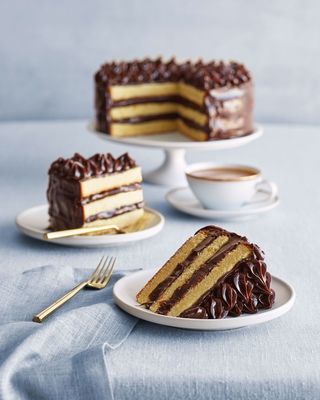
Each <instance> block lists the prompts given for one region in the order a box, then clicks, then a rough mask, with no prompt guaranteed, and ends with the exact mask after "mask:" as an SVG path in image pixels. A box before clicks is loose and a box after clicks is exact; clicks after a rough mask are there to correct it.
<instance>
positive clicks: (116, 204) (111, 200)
mask: <svg viewBox="0 0 320 400" xmlns="http://www.w3.org/2000/svg"><path fill="white" fill-rule="evenodd" d="M142 201H143V192H142V190H141V189H140V190H135V191H133V192H125V193H118V194H115V195H113V196H108V197H104V198H102V199H100V200H96V201H92V202H91V203H88V204H85V205H84V206H82V207H83V216H84V219H85V220H86V219H87V218H89V217H91V216H93V215H96V214H99V213H101V212H103V211H106V212H107V211H112V210H115V209H117V208H121V207H124V206H129V205H132V204H137V203H140V202H142Z"/></svg>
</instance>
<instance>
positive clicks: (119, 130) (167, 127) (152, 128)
mask: <svg viewBox="0 0 320 400" xmlns="http://www.w3.org/2000/svg"><path fill="white" fill-rule="evenodd" d="M176 130H177V122H176V120H175V119H168V120H166V119H163V120H156V121H147V122H140V123H135V124H128V123H126V124H124V123H120V122H113V123H112V124H111V126H110V132H111V135H112V136H117V137H130V136H137V135H139V136H142V135H150V134H156V133H161V132H174V131H176Z"/></svg>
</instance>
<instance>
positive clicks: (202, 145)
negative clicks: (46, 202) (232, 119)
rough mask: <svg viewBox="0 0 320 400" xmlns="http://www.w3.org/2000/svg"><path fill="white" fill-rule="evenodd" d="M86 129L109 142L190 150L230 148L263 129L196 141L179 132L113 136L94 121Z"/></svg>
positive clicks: (243, 142)
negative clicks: (98, 127)
mask: <svg viewBox="0 0 320 400" xmlns="http://www.w3.org/2000/svg"><path fill="white" fill-rule="evenodd" d="M88 129H89V130H90V131H91V132H93V133H95V134H96V135H98V136H99V137H100V138H101V139H104V140H109V141H111V142H116V143H121V144H128V145H132V146H140V147H156V148H162V149H185V150H187V149H192V150H221V149H231V148H233V147H238V146H242V145H245V144H247V143H250V142H252V141H253V140H256V139H258V138H259V137H260V136H262V133H263V130H262V127H261V126H260V125H256V126H255V129H254V131H253V132H252V133H251V134H250V135H247V136H241V137H237V138H233V139H224V140H209V141H206V142H198V141H195V140H192V139H189V138H187V137H186V136H184V135H182V134H181V133H179V132H170V133H161V134H155V135H146V136H135V137H114V136H111V135H107V134H106V133H103V132H99V131H97V130H96V129H95V124H94V122H91V123H89V125H88Z"/></svg>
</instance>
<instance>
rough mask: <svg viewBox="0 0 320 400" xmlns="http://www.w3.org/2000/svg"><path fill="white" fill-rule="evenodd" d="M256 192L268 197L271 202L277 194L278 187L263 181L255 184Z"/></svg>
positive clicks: (265, 180)
mask: <svg viewBox="0 0 320 400" xmlns="http://www.w3.org/2000/svg"><path fill="white" fill-rule="evenodd" d="M256 191H261V192H263V193H265V194H267V195H269V196H270V198H271V200H274V199H275V198H276V197H277V194H278V186H277V185H276V184H275V183H274V182H271V181H268V180H267V179H263V180H262V181H261V182H259V183H257V185H256Z"/></svg>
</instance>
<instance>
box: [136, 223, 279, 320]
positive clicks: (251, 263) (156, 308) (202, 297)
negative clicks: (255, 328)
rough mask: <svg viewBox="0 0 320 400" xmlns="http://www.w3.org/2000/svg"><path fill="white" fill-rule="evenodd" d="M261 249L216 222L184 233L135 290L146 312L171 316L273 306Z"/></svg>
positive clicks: (235, 312) (215, 314) (249, 310)
mask: <svg viewBox="0 0 320 400" xmlns="http://www.w3.org/2000/svg"><path fill="white" fill-rule="evenodd" d="M263 260H264V254H263V252H262V251H261V249H260V248H259V247H258V246H257V245H254V244H251V243H249V242H248V240H247V239H246V238H245V237H242V236H240V235H237V234H236V233H231V232H228V231H226V230H224V229H221V228H218V227H216V226H207V227H205V228H202V229H200V230H199V231H198V232H196V233H195V235H194V236H192V237H191V238H189V239H188V240H187V241H186V242H185V243H184V244H183V245H182V246H181V247H180V248H179V249H178V250H177V252H176V253H175V254H174V255H173V256H172V257H171V258H170V259H169V260H168V261H167V262H166V263H165V264H164V266H163V267H162V268H161V269H160V270H159V271H158V272H157V273H156V274H155V275H154V276H153V277H152V278H151V279H150V281H149V282H148V283H147V284H146V285H145V286H144V287H143V288H142V290H141V291H140V292H139V293H138V294H137V301H138V302H139V303H140V304H143V305H145V306H146V307H148V308H149V309H150V310H151V311H153V312H155V313H158V314H163V315H168V316H174V317H185V318H224V317H226V316H238V315H240V314H242V313H255V312H257V311H258V310H259V309H267V308H270V307H272V304H273V302H274V292H273V290H272V289H271V287H270V283H271V275H270V274H269V273H268V272H267V268H266V264H265V262H264V261H263Z"/></svg>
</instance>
